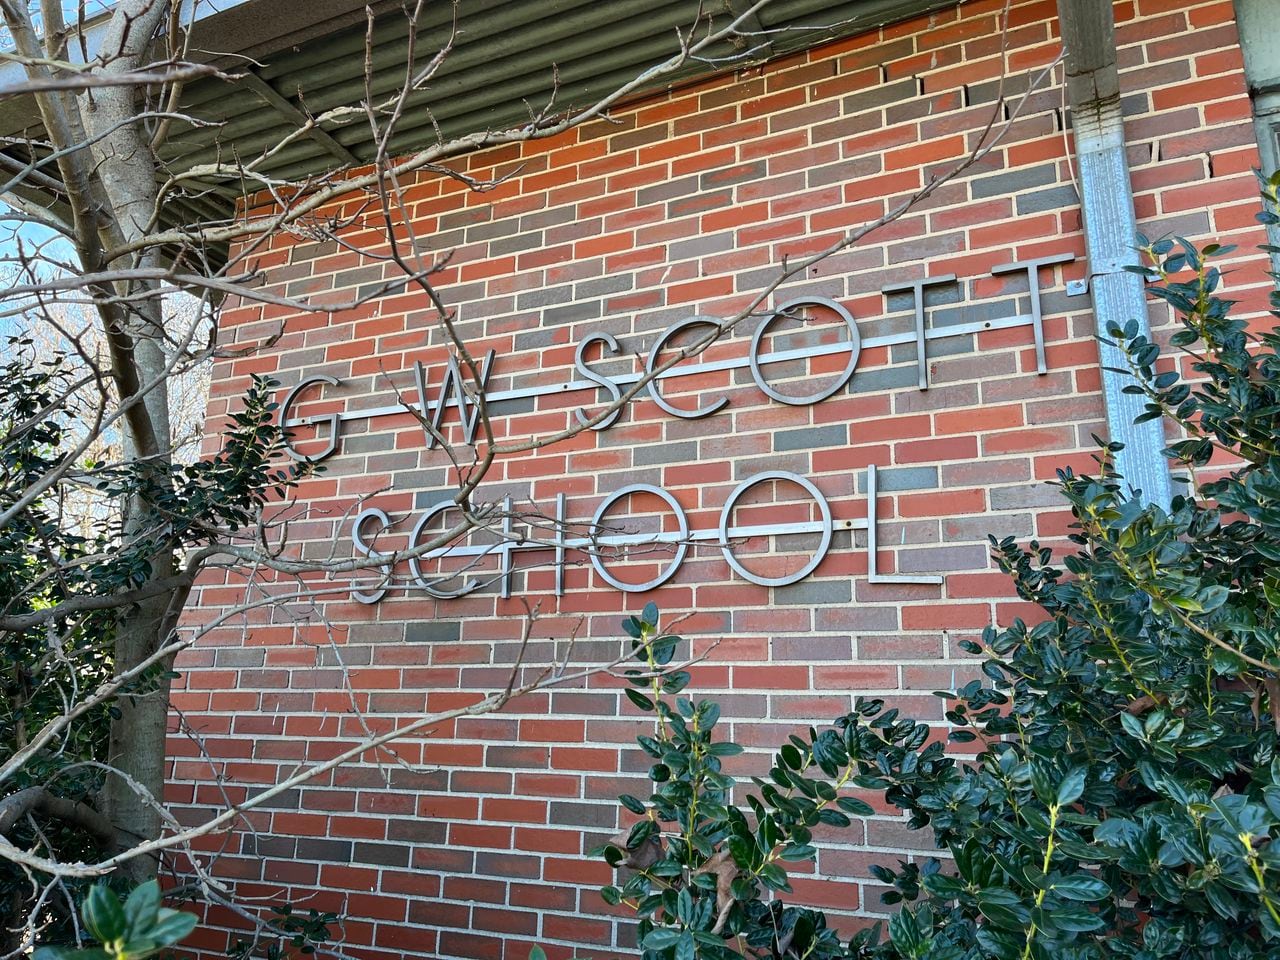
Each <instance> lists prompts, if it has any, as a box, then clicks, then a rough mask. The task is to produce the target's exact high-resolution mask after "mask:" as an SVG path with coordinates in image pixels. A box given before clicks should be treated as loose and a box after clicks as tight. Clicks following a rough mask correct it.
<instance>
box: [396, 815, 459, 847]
mask: <svg viewBox="0 0 1280 960" xmlns="http://www.w3.org/2000/svg"><path fill="white" fill-rule="evenodd" d="M448 832H449V828H448V827H447V826H445V824H443V823H441V822H440V821H438V820H426V819H421V818H418V817H413V818H409V819H404V820H388V821H387V839H388V840H407V841H408V842H410V843H444V842H445V838H446V836H447V835H448Z"/></svg>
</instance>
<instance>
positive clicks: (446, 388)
mask: <svg viewBox="0 0 1280 960" xmlns="http://www.w3.org/2000/svg"><path fill="white" fill-rule="evenodd" d="M496 353H497V351H496V350H490V351H489V352H488V353H487V354H486V355H485V358H484V363H483V364H481V365H480V387H479V390H480V392H483V391H485V390H486V389H488V387H489V374H490V373H491V372H492V371H493V358H494V355H495V354H496ZM413 376H414V379H415V380H416V381H417V384H418V403H420V404H421V405H422V417H423V419H424V421H425V420H426V417H427V406H428V404H427V371H426V368H424V367H423V366H422V361H420V360H419V361H415V362H414V365H413ZM450 391H452V393H453V400H454V402H455V403H456V404H457V405H458V416H459V417H460V418H461V419H462V440H463V443H471V441H472V440H474V439H475V436H476V427H477V425H478V424H479V422H480V410H479V407H478V405H477V403H476V398H477V394H476V392H475V388H474V387H472V386H471V384H469V383H467V381H466V378H465V377H463V375H462V370H461V369H460V368H459V366H458V358H457V357H454V356H450V357H449V365H448V367H446V368H445V372H444V379H443V380H442V381H441V382H440V390H439V391H438V392H437V393H436V402H435V404H434V405H433V409H432V410H431V420H430V423H431V429H430V430H426V431H425V432H426V434H427V449H428V450H434V449H435V448H436V445H437V444H438V443H439V439H438V437H439V436H441V432H440V426H441V424H442V423H443V422H444V408H445V406H446V405H447V404H448V402H449V393H450Z"/></svg>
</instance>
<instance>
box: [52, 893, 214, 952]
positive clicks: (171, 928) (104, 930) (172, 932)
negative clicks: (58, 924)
mask: <svg viewBox="0 0 1280 960" xmlns="http://www.w3.org/2000/svg"><path fill="white" fill-rule="evenodd" d="M80 916H81V918H82V919H83V921H84V929H85V933H87V934H88V935H89V936H90V937H92V938H93V939H94V940H97V941H98V943H99V944H100V946H97V947H85V948H81V949H76V948H72V947H40V948H38V949H37V950H36V951H35V954H34V956H33V960H142V958H143V957H149V956H151V955H152V954H154V953H159V952H160V951H161V950H165V949H167V948H168V947H171V946H173V945H174V944H176V943H178V942H179V941H181V940H183V939H185V938H186V937H187V935H188V934H190V933H191V931H192V930H194V929H195V925H196V917H195V914H193V913H186V912H185V911H182V910H170V909H169V908H168V907H162V906H160V884H158V883H157V882H156V881H154V880H149V881H148V882H146V883H143V884H140V885H139V886H137V887H135V888H134V889H133V891H132V892H131V893H130V894H129V896H128V897H126V898H125V900H124V902H123V903H122V902H121V901H120V899H119V898H118V897H117V896H116V895H115V894H114V893H112V892H111V888H110V887H108V886H106V885H105V884H97V885H96V886H94V887H91V888H90V890H89V895H88V896H87V897H85V899H84V903H83V904H81V906H80Z"/></svg>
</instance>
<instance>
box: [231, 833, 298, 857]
mask: <svg viewBox="0 0 1280 960" xmlns="http://www.w3.org/2000/svg"><path fill="white" fill-rule="evenodd" d="M297 843H298V841H297V839H296V838H294V837H275V836H271V835H269V834H265V833H246V834H245V835H244V836H243V837H242V838H241V840H240V852H241V853H243V854H247V855H248V856H251V857H283V858H284V859H287V860H292V859H293V856H294V850H295V849H297Z"/></svg>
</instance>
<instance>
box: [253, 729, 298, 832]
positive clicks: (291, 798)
mask: <svg viewBox="0 0 1280 960" xmlns="http://www.w3.org/2000/svg"><path fill="white" fill-rule="evenodd" d="M266 708H267V705H266V704H265V703H264V704H263V709H266ZM269 789H270V788H269V787H250V788H249V792H248V798H249V799H253V798H254V797H256V796H258V795H259V794H262V793H266V792H267V790H269ZM301 803H302V791H301V790H285V791H284V792H282V793H279V794H277V795H276V796H274V797H272V798H271V799H270V800H264V801H263V802H262V803H260V804H258V806H260V807H262V808H263V809H265V810H297V809H298V807H299V805H300V804H301Z"/></svg>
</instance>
